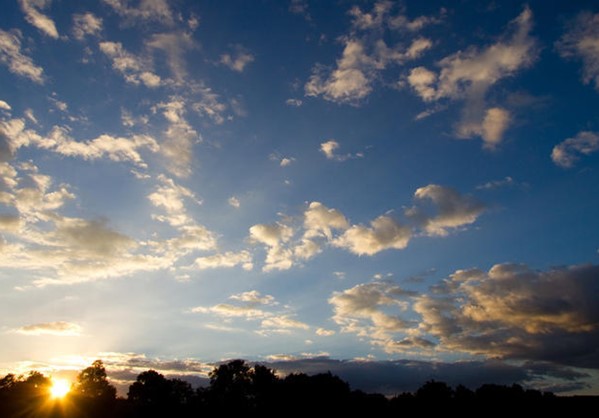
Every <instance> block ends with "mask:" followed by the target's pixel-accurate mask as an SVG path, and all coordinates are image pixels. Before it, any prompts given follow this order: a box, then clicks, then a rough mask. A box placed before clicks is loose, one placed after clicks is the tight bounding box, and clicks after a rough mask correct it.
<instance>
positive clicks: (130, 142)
mask: <svg viewBox="0 0 599 418" xmlns="http://www.w3.org/2000/svg"><path fill="white" fill-rule="evenodd" d="M0 134H3V135H4V136H5V138H6V139H7V140H8V142H9V146H10V149H11V151H12V152H13V153H14V152H16V151H17V150H18V149H19V148H21V147H28V146H35V147H37V148H40V149H45V150H50V151H53V152H55V153H57V154H60V155H64V156H66V157H78V158H82V159H84V160H97V159H101V158H104V157H106V158H108V159H109V160H111V161H116V162H130V163H133V164H135V165H136V166H138V167H142V168H146V167H147V164H146V163H145V161H144V160H143V158H142V157H141V155H140V153H139V151H140V150H141V149H147V150H149V151H151V152H158V150H159V146H158V143H157V142H156V141H155V140H154V139H153V138H151V137H149V136H147V135H133V136H132V137H130V138H123V137H113V136H110V135H107V134H102V135H100V136H98V137H97V138H94V139H92V140H89V141H77V140H75V139H73V138H71V137H70V136H68V130H67V129H66V128H62V127H58V126H55V127H53V128H52V130H51V131H50V132H49V133H48V135H46V136H45V137H43V136H41V135H39V134H38V133H37V132H35V131H34V130H31V129H26V128H25V121H24V120H23V119H11V120H8V121H1V122H0Z"/></svg>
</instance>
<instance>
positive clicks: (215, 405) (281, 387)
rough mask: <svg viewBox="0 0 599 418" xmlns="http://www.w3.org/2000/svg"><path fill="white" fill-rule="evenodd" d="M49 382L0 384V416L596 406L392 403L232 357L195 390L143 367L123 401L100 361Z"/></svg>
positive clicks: (591, 400) (494, 388)
mask: <svg viewBox="0 0 599 418" xmlns="http://www.w3.org/2000/svg"><path fill="white" fill-rule="evenodd" d="M51 385H52V382H51V379H49V378H48V377H46V376H44V375H43V374H41V373H39V372H31V373H30V374H29V375H28V376H15V375H13V374H9V375H6V376H5V377H3V378H2V379H0V417H6V418H19V417H23V418H25V417H28V418H29V417H40V418H41V417H43V418H67V417H69V418H129V417H132V418H137V417H139V418H141V417H173V418H178V417H201V416H209V415H212V414H219V415H222V414H225V416H229V414H235V413H252V414H254V413H258V414H263V415H268V416H271V415H275V414H276V415H292V416H297V415H300V414H319V415H320V414H322V413H333V414H339V413H341V412H344V413H348V412H350V413H352V414H356V413H359V414H367V416H371V417H383V416H384V417H386V416H389V417H392V416H393V417H397V416H400V415H402V414H405V413H406V412H421V413H426V412H427V411H431V412H432V411H434V412H441V411H442V412H446V413H447V412H469V413H477V414H478V413H485V412H492V413H497V412H501V411H502V412H522V409H520V408H522V407H527V408H534V410H535V411H536V412H537V413H538V412H541V411H547V412H548V411H551V412H556V411H557V410H559V409H562V408H565V409H567V410H569V411H570V412H572V410H573V408H578V407H580V408H588V407H593V406H595V407H596V406H598V405H597V404H598V398H596V397H588V398H584V397H573V398H562V397H556V396H554V395H553V394H552V393H547V392H545V393H542V392H539V391H537V390H531V389H523V388H522V387H521V386H519V385H512V386H502V385H493V384H488V385H483V386H481V387H480V388H478V389H476V390H475V391H472V390H470V389H468V388H466V387H464V386H457V387H456V388H455V389H454V388H451V387H450V386H449V385H447V384H446V383H444V382H438V381H434V380H431V381H429V382H426V383H425V384H424V385H423V386H422V387H420V389H418V390H417V391H416V392H415V393H403V394H399V395H397V396H395V397H392V398H387V397H385V396H383V395H380V394H367V393H364V392H362V391H359V390H354V391H352V390H351V389H350V387H349V385H348V384H347V383H346V382H344V381H343V380H341V379H340V378H339V377H337V376H334V375H332V374H331V373H322V374H316V375H312V376H308V375H306V374H303V373H299V374H296V373H293V374H289V375H287V376H285V377H284V378H281V377H278V376H277V375H276V373H275V371H273V370H272V369H270V368H268V367H265V366H262V365H254V366H250V365H249V364H248V363H246V362H245V361H243V360H233V361H230V362H228V363H225V364H222V365H220V366H218V367H216V368H215V369H214V370H213V371H212V372H211V373H210V385H209V386H208V387H202V388H197V389H194V388H193V387H192V386H191V385H190V384H189V383H188V382H185V381H183V380H181V379H168V378H166V377H165V376H163V375H162V374H160V373H158V372H156V371H154V370H148V371H145V372H142V373H140V374H139V375H138V376H137V379H136V381H135V382H134V383H133V384H131V386H129V391H128V393H127V398H119V397H117V393H116V389H115V387H114V386H112V385H111V384H110V383H109V381H108V378H107V375H106V369H105V367H104V365H103V363H102V361H100V360H96V361H95V362H94V363H93V364H92V365H91V366H90V367H88V368H86V369H84V370H83V371H81V372H80V373H79V375H78V377H77V381H76V382H75V383H74V384H73V386H72V388H71V391H70V392H69V394H68V395H67V396H65V397H64V398H61V399H52V398H51V397H50V388H51Z"/></svg>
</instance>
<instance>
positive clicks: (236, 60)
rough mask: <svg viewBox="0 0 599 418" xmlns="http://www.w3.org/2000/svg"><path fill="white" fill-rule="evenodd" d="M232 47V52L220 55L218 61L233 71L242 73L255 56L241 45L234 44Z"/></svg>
mask: <svg viewBox="0 0 599 418" xmlns="http://www.w3.org/2000/svg"><path fill="white" fill-rule="evenodd" d="M233 49H234V52H232V53H226V54H223V55H221V56H220V61H219V62H220V64H222V65H224V66H226V67H228V68H230V69H231V70H233V71H237V72H238V73H242V72H243V70H245V67H247V66H248V65H249V64H251V63H252V62H254V59H255V58H254V56H253V55H252V54H250V52H249V51H248V50H247V49H245V48H244V47H242V46H241V45H235V46H234V48H233Z"/></svg>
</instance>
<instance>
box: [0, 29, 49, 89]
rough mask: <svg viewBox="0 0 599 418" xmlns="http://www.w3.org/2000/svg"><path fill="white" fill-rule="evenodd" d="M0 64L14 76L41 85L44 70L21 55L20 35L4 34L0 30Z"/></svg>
mask: <svg viewBox="0 0 599 418" xmlns="http://www.w3.org/2000/svg"><path fill="white" fill-rule="evenodd" d="M0 62H2V64H4V65H6V66H7V67H8V70H9V71H10V72H11V73H13V74H16V75H19V76H22V77H25V78H28V79H30V80H31V81H33V82H35V83H39V84H43V82H44V77H43V73H44V70H43V68H42V67H39V66H37V65H35V64H34V63H33V60H32V59H31V58H30V57H28V56H26V55H23V54H22V53H21V33H20V32H18V31H15V32H12V33H11V32H5V31H3V30H2V29H0Z"/></svg>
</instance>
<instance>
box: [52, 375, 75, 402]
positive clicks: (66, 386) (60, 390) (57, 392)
mask: <svg viewBox="0 0 599 418" xmlns="http://www.w3.org/2000/svg"><path fill="white" fill-rule="evenodd" d="M70 390H71V382H69V381H68V380H65V379H52V386H51V387H50V396H52V397H53V398H56V399H60V398H64V397H65V396H66V394H67V393H69V391H70Z"/></svg>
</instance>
